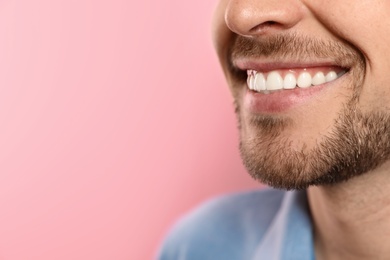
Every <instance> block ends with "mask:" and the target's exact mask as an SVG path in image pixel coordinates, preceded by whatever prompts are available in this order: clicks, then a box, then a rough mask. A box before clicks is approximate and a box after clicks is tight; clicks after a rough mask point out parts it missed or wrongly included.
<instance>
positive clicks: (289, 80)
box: [247, 70, 340, 92]
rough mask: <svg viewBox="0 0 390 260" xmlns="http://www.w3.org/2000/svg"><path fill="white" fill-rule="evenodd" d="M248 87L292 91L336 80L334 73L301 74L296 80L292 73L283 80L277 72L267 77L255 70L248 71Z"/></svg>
mask: <svg viewBox="0 0 390 260" xmlns="http://www.w3.org/2000/svg"><path fill="white" fill-rule="evenodd" d="M247 72H248V80H247V83H248V87H249V89H251V90H254V91H258V92H259V91H265V90H279V89H293V88H295V87H297V86H298V87H300V88H308V87H310V86H317V85H321V84H324V83H327V82H330V81H333V80H335V79H337V78H338V77H339V76H340V75H337V73H336V72H335V71H330V72H328V73H327V74H326V75H325V74H324V73H323V72H317V73H316V74H315V75H314V76H311V75H310V73H309V72H306V71H304V72H302V73H300V74H299V75H298V78H296V76H295V75H294V74H293V73H287V74H286V76H284V78H283V77H282V76H281V75H280V73H279V72H277V71H271V72H270V73H268V75H267V76H265V75H264V73H260V72H257V71H255V70H248V71H247Z"/></svg>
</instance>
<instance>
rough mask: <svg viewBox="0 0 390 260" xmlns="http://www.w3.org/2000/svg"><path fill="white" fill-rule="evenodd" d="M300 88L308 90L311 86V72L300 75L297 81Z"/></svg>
mask: <svg viewBox="0 0 390 260" xmlns="http://www.w3.org/2000/svg"><path fill="white" fill-rule="evenodd" d="M297 84H298V87H300V88H308V87H310V86H311V75H310V73H309V72H303V73H301V74H300V75H299V77H298V80H297Z"/></svg>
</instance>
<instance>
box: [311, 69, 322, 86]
mask: <svg viewBox="0 0 390 260" xmlns="http://www.w3.org/2000/svg"><path fill="white" fill-rule="evenodd" d="M325 82H326V80H325V75H324V73H322V72H317V73H316V75H314V77H313V78H312V82H311V84H313V85H314V86H317V85H321V84H324V83H325Z"/></svg>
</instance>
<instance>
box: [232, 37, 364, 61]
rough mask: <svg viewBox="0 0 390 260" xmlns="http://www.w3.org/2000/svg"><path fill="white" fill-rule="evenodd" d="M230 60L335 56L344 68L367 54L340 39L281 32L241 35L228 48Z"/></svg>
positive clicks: (297, 58)
mask: <svg viewBox="0 0 390 260" xmlns="http://www.w3.org/2000/svg"><path fill="white" fill-rule="evenodd" d="M228 56H229V57H228V60H230V61H233V60H235V59H238V58H255V59H256V58H257V59H261V58H268V57H271V58H272V59H273V60H286V59H290V60H294V61H300V62H303V61H305V60H310V59H331V60H332V61H333V62H335V63H336V64H337V65H339V66H341V67H350V66H352V64H354V63H363V64H364V58H363V54H362V53H361V52H360V51H359V50H357V49H356V48H354V47H353V46H351V45H349V44H347V43H345V42H338V41H331V40H328V41H325V40H322V39H316V38H310V37H305V36H298V35H297V34H278V35H272V36H265V37H257V38H248V37H244V36H241V35H237V36H236V38H235V39H234V41H233V44H232V45H231V47H230V49H229V50H228Z"/></svg>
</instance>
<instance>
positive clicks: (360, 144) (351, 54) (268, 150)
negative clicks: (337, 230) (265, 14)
mask: <svg viewBox="0 0 390 260" xmlns="http://www.w3.org/2000/svg"><path fill="white" fill-rule="evenodd" d="M229 55H230V57H245V56H247V57H257V56H258V57H264V56H273V57H275V56H276V57H280V58H285V57H288V58H292V59H293V58H297V57H308V58H310V57H335V61H336V62H337V64H341V66H343V65H344V64H355V67H354V70H353V71H351V72H350V73H351V74H352V78H353V79H354V81H353V86H350V87H351V89H353V92H352V93H353V94H352V95H351V97H349V100H348V101H347V102H346V104H344V106H343V109H342V110H341V111H340V112H339V114H338V116H337V117H336V119H335V120H334V123H333V127H332V129H331V131H329V133H328V134H326V135H324V136H321V137H320V138H318V140H317V142H316V145H315V146H314V147H312V148H310V149H307V148H306V147H302V149H300V150H297V149H293V148H292V147H291V142H292V140H290V139H289V138H288V135H286V131H287V129H288V128H289V127H290V126H291V125H293V124H294V122H293V121H292V119H291V118H288V117H284V118H282V117H273V116H269V115H268V116H267V115H264V116H262V115H257V116H252V117H250V119H248V118H245V117H244V115H243V113H242V109H241V107H240V103H239V100H237V97H236V100H235V103H236V114H237V116H238V122H239V128H240V153H241V157H242V159H243V162H244V165H245V166H246V168H247V170H248V172H249V173H250V174H251V176H252V177H253V178H255V179H256V180H259V181H261V182H263V183H265V184H267V185H270V186H273V187H275V188H280V189H287V190H291V189H306V188H307V187H309V186H310V185H332V184H335V183H340V182H343V181H347V180H349V179H350V178H353V177H355V176H359V175H361V174H364V173H367V172H369V171H371V170H374V169H375V168H376V167H378V166H379V165H381V164H383V163H384V162H385V161H387V160H388V159H390V113H388V112H386V111H371V112H363V111H362V110H361V109H359V95H360V92H361V90H362V86H363V81H364V75H365V69H366V68H365V63H364V58H363V55H362V54H361V53H360V52H359V51H358V50H357V49H355V48H353V47H352V46H350V45H348V44H346V43H338V42H337V43H336V42H321V41H318V40H313V39H308V38H303V37H297V36H296V35H284V36H278V37H271V38H268V39H266V40H263V41H258V40H256V41H255V40H253V39H248V38H244V37H237V39H236V41H235V44H233V46H232V48H231V50H230V52H229ZM248 128H250V130H251V131H252V132H253V131H255V133H256V134H255V135H254V136H253V135H252V136H251V137H250V138H248V137H247V136H246V135H245V134H244V133H245V131H246V130H247V129H248Z"/></svg>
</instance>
